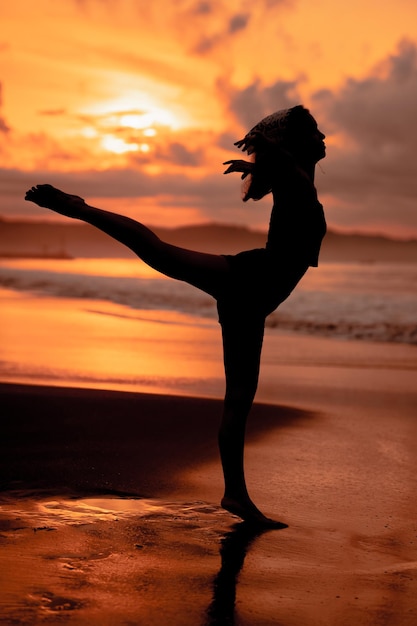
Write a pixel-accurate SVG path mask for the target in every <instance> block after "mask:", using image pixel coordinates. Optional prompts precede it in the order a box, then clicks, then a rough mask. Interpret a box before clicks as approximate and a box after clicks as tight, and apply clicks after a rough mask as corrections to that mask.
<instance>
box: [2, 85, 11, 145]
mask: <svg viewBox="0 0 417 626" xmlns="http://www.w3.org/2000/svg"><path fill="white" fill-rule="evenodd" d="M2 105H3V86H2V84H1V83H0V109H1V107H2ZM9 131H10V126H9V125H8V124H7V123H6V120H5V118H4V117H3V116H2V115H0V133H3V134H4V133H8V132H9Z"/></svg>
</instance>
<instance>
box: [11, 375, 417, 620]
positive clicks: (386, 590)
mask: <svg viewBox="0 0 417 626" xmlns="http://www.w3.org/2000/svg"><path fill="white" fill-rule="evenodd" d="M403 374H404V373H403ZM335 376H337V375H335ZM339 376H344V377H345V380H344V381H342V380H340V379H339V380H333V386H332V385H331V384H330V380H327V381H326V380H325V379H323V384H322V388H321V389H319V388H317V386H316V387H315V389H314V391H313V389H312V388H311V387H309V385H308V383H307V382H306V381H305V385H304V390H305V393H304V395H302V396H301V395H300V396H299V398H298V402H297V399H296V397H295V396H296V394H294V390H293V391H291V389H287V395H288V399H290V396H292V398H293V401H292V402H288V403H287V404H286V405H282V406H281V405H280V406H274V405H272V404H271V405H268V404H257V405H256V407H255V408H254V411H253V414H252V416H251V420H250V425H249V431H248V448H247V470H248V480H249V485H250V489H251V492H252V494H253V497H254V499H255V501H256V502H257V503H258V504H259V506H260V507H261V508H262V509H263V510H264V511H265V512H266V513H267V514H269V515H271V516H274V517H275V518H278V519H280V520H281V521H283V522H286V523H287V524H288V528H286V529H283V530H279V531H276V530H275V531H268V532H264V533H259V532H258V531H257V530H256V529H253V528H250V527H248V526H247V525H246V524H244V523H241V522H240V521H239V520H238V518H235V517H233V516H231V515H230V514H228V513H227V512H225V511H223V510H222V509H221V508H220V507H219V506H218V502H219V499H220V497H221V475H220V469H219V464H218V458H217V449H216V431H217V426H218V421H219V418H220V412H221V403H220V401H218V400H215V399H204V398H190V397H180V396H168V395H151V394H139V393H129V392H118V391H105V390H97V389H95V390H88V389H75V388H60V387H47V386H30V385H18V384H3V385H1V386H0V394H1V404H2V414H3V417H2V420H3V425H2V431H3V436H2V450H1V479H2V493H1V513H0V524H1V534H0V541H1V546H2V550H1V560H2V564H1V574H0V576H1V582H0V586H1V589H2V592H1V595H2V600H1V606H0V623H2V624H41V623H42V624H43V623H45V624H51V625H52V624H53V625H55V624H56V625H58V624H62V623H67V624H74V625H80V626H81V625H82V626H83V625H87V624H89V625H91V624H97V625H100V626H102V625H109V626H110V625H120V626H121V625H133V624H146V625H150V626H153V625H158V626H159V625H161V626H162V625H165V624H172V625H173V626H177V625H178V626H195V625H199V624H201V625H202V626H203V625H212V626H213V625H219V624H236V625H246V626H249V625H250V626H267V625H272V624H277V625H280V626H301V625H303V626H316V625H326V626H327V625H337V626H339V625H343V626H351V625H352V624H355V626H356V625H359V626H364V625H369V626H371V625H377V624H387V625H388V624H389V625H390V626H414V625H415V624H416V623H417V599H416V598H417V577H416V570H417V522H416V504H415V488H416V476H417V460H416V459H417V456H416V447H417V445H416V441H417V437H416V434H417V424H416V419H415V417H416V416H415V407H416V402H415V400H416V393H415V390H414V391H413V389H412V388H411V386H410V385H409V384H408V383H407V381H406V382H405V383H404V386H405V387H409V390H408V391H407V390H406V389H402V391H401V393H395V390H394V387H395V385H396V383H395V381H393V376H392V373H391V377H390V376H389V373H388V374H387V372H385V371H383V372H381V373H380V374H379V376H380V383H383V381H384V379H385V381H386V385H385V389H384V388H383V387H382V388H380V389H379V390H378V391H377V390H375V389H369V388H368V387H369V385H362V388H361V385H356V382H355V380H354V373H351V374H350V376H349V374H346V372H345V373H344V374H343V372H342V373H341V372H339ZM352 376H353V378H352ZM346 377H347V378H346ZM394 378H395V376H394ZM403 378H404V376H403ZM348 380H350V382H351V385H352V387H355V386H356V387H357V392H356V393H353V392H352V389H349V386H348V385H347V381H348ZM410 380H411V379H410ZM389 381H391V382H389ZM374 382H375V381H374ZM371 387H372V385H371ZM342 388H343V389H344V391H343V392H342V391H341V389H342ZM299 392H300V387H298V393H299ZM324 398H326V401H325V402H324ZM308 406H310V408H308Z"/></svg>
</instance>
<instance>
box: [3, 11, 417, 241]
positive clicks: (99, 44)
mask: <svg viewBox="0 0 417 626" xmlns="http://www.w3.org/2000/svg"><path fill="white" fill-rule="evenodd" d="M0 24H1V26H0V29H1V30H0V67H1V74H0V81H1V87H2V97H1V109H0V132H1V134H2V142H1V147H0V215H3V216H7V217H12V216H16V217H34V218H39V217H49V214H48V213H46V212H45V211H44V210H42V209H38V208H37V207H35V206H33V205H30V204H28V203H25V202H24V201H23V200H22V197H23V196H24V192H25V190H26V188H27V187H29V186H30V185H32V184H35V183H37V182H51V183H52V184H56V185H57V186H60V187H62V188H64V189H65V190H67V191H70V192H74V193H79V194H81V195H84V196H86V197H87V198H88V199H89V200H90V201H91V202H92V203H93V204H95V205H98V206H101V207H103V208H110V209H114V210H119V211H121V212H123V213H125V214H128V215H131V216H133V217H137V218H140V219H141V220H143V221H145V222H147V223H149V224H155V225H156V224H164V225H175V224H184V223H190V222H202V221H208V220H215V221H223V222H228V223H230V222H233V223H239V224H247V225H249V226H251V227H256V228H261V227H262V228H265V227H266V226H267V224H268V219H269V209H270V198H269V199H268V200H265V201H262V202H261V203H257V204H254V203H252V204H243V203H242V202H241V201H240V191H239V178H238V177H236V178H233V177H232V176H229V177H223V176H222V171H223V167H222V161H224V160H226V159H228V158H233V157H237V156H238V153H237V152H236V151H235V150H234V148H233V141H235V140H236V139H238V138H239V137H240V136H241V135H242V133H243V132H244V131H245V130H247V129H248V128H249V127H250V126H251V125H253V124H254V123H256V121H258V120H259V119H260V117H262V116H264V115H266V114H268V113H271V112H272V111H273V110H276V109H279V108H283V107H285V106H289V105H292V104H297V103H299V102H303V103H304V104H305V105H307V106H308V107H309V108H310V109H311V111H312V113H313V115H315V116H316V118H317V119H318V122H319V125H320V127H321V128H322V130H323V131H324V132H325V133H326V135H327V137H328V139H327V141H326V143H327V144H328V158H327V159H326V161H324V162H323V165H322V169H323V170H324V172H323V171H320V170H318V172H317V186H318V189H319V192H320V197H321V199H322V201H323V203H324V204H325V209H326V213H327V217H328V221H329V225H330V226H331V227H333V228H338V229H350V230H351V229H353V230H361V231H377V232H385V233H389V234H392V235H395V236H401V237H404V236H413V237H417V218H416V210H415V198H416V195H417V193H416V192H417V176H416V175H415V169H416V168H415V165H414V163H415V145H416V142H417V129H416V124H415V121H416V113H415V111H416V105H417V4H416V2H415V0H397V1H396V2H395V3H394V2H384V3H381V2H380V1H376V0H351V1H350V2H349V3H339V2H334V0H333V1H331V0H315V2H311V1H310V0H298V1H297V0H258V1H257V2H249V1H248V0H216V1H214V0H212V1H210V0H207V1H204V0H201V1H195V0H176V2H175V3H174V2H172V1H171V0H152V2H149V0H114V1H113V0H62V1H60V2H56V1H54V0H37V1H36V2H35V1H34V0H33V1H32V0H14V2H8V3H2V4H1V7H0Z"/></svg>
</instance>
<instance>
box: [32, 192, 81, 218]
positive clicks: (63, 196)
mask: <svg viewBox="0 0 417 626" xmlns="http://www.w3.org/2000/svg"><path fill="white" fill-rule="evenodd" d="M25 200H28V201H29V202H34V203H35V204H37V205H38V206H41V207H45V208H47V209H51V210H52V211H55V212H56V213H60V214H61V215H66V216H67V217H79V216H80V215H81V214H82V213H83V210H84V209H85V208H86V207H87V205H86V203H85V202H84V200H83V199H82V198H80V196H74V195H71V194H69V193H65V192H64V191H60V189H56V187H52V185H36V186H35V187H32V188H31V189H29V191H27V192H26V196H25Z"/></svg>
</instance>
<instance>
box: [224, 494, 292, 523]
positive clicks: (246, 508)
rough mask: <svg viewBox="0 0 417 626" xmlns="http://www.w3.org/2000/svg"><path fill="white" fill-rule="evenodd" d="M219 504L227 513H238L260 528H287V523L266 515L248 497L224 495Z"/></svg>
mask: <svg viewBox="0 0 417 626" xmlns="http://www.w3.org/2000/svg"><path fill="white" fill-rule="evenodd" d="M220 504H221V506H222V507H223V509H226V511H229V513H232V514H233V515H238V516H239V517H241V518H242V519H243V520H244V521H245V522H247V523H248V524H253V525H254V526H259V527H262V528H276V529H279V528H288V526H287V524H283V523H282V522H277V521H276V520H273V519H271V518H269V517H266V516H265V515H264V514H263V513H261V511H260V510H259V509H258V508H257V507H256V506H255V505H254V503H253V502H252V500H251V499H250V498H249V497H248V498H242V499H237V498H230V497H227V496H224V498H222V501H221V503H220Z"/></svg>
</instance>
